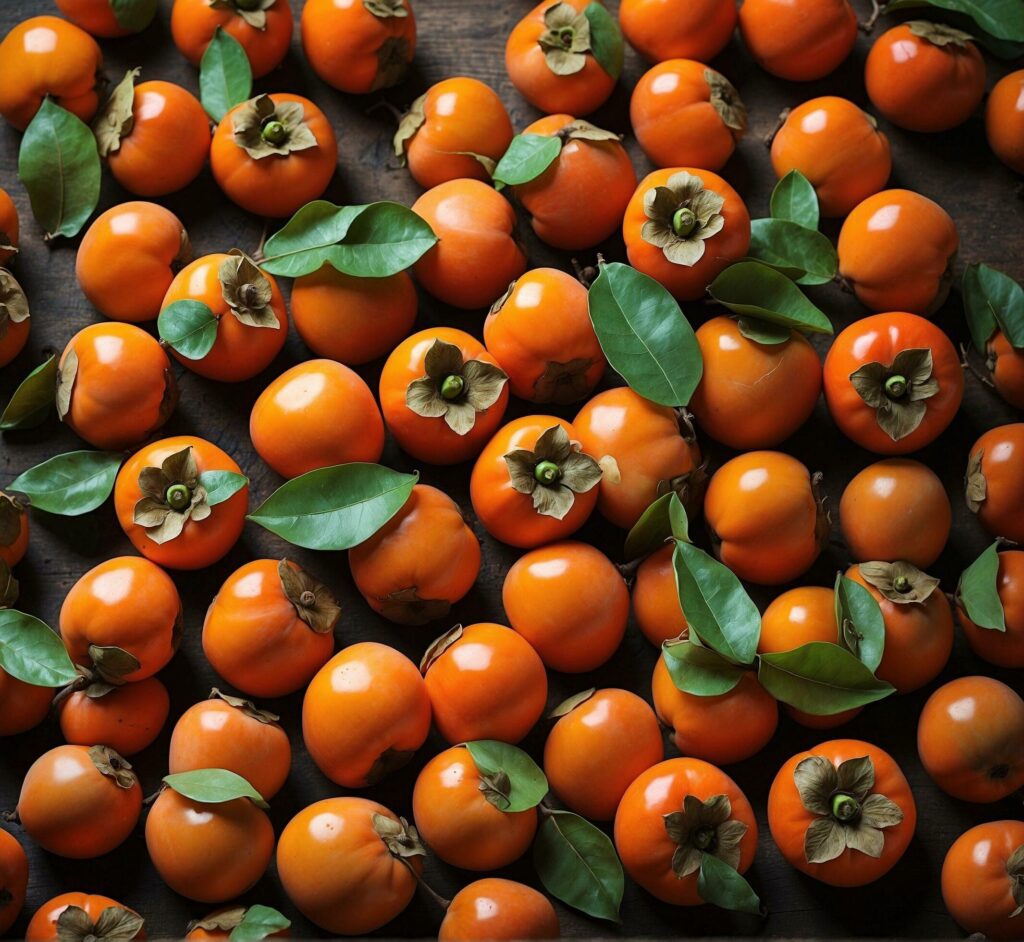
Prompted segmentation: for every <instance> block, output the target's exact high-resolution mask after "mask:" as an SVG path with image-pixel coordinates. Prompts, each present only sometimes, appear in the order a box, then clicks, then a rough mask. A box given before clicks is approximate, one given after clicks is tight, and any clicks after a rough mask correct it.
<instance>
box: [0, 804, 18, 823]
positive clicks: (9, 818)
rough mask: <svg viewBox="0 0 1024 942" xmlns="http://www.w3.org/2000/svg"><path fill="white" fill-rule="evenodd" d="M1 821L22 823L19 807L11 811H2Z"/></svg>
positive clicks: (0, 813)
mask: <svg viewBox="0 0 1024 942" xmlns="http://www.w3.org/2000/svg"><path fill="white" fill-rule="evenodd" d="M0 821H3V822H4V823H6V824H19V825H20V824H21V816H20V815H19V814H18V809H17V808H13V809H12V810H10V811H0Z"/></svg>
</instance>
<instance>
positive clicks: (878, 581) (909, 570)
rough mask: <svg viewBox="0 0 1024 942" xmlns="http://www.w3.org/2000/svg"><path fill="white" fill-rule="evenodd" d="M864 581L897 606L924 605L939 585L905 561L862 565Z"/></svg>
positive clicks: (879, 561) (861, 571)
mask: <svg viewBox="0 0 1024 942" xmlns="http://www.w3.org/2000/svg"><path fill="white" fill-rule="evenodd" d="M857 568H858V569H859V570H860V574H861V575H862V576H863V577H864V581H865V582H867V583H869V584H870V585H873V586H874V587H875V588H876V589H878V591H879V592H880V593H881V594H882V597H883V598H885V599H888V600H889V601H890V602H894V603H895V604H897V605H910V604H913V603H918V604H923V603H924V602H926V601H928V598H929V596H930V595H931V594H932V592H934V591H935V589H936V588H937V587H938V585H939V580H938V579H936V578H935V577H934V576H929V575H928V573H926V572H922V571H921V570H920V569H918V568H917V566H914V565H913V564H911V563H908V562H906V561H904V560H898V561H896V562H894V563H887V562H883V561H881V560H873V561H871V562H866V563H860V564H859V565H858V567H857Z"/></svg>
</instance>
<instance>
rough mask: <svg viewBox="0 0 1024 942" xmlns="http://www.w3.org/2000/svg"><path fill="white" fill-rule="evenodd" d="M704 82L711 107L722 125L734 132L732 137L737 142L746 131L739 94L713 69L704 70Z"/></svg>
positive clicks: (743, 110) (744, 116)
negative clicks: (709, 94) (708, 93)
mask: <svg viewBox="0 0 1024 942" xmlns="http://www.w3.org/2000/svg"><path fill="white" fill-rule="evenodd" d="M704 81H705V82H707V83H708V88H709V89H710V91H711V106H712V107H713V108H714V109H715V111H717V112H718V116H719V117H720V118H721V119H722V123H723V124H724V125H725V126H726V127H727V128H729V129H730V130H731V131H733V132H735V133H734V134H733V137H734V138H736V139H737V140H739V139H740V138H741V137H742V136H743V134H744V132H745V131H746V130H747V106H746V105H744V104H743V101H742V99H741V98H740V95H739V92H737V91H736V87H735V86H734V85H733V84H732V82H730V81H729V80H728V79H727V78H726V77H725V76H724V75H722V73H721V72H716V71H715V70H714V69H705V70H704Z"/></svg>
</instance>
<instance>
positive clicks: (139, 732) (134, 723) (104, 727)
mask: <svg viewBox="0 0 1024 942" xmlns="http://www.w3.org/2000/svg"><path fill="white" fill-rule="evenodd" d="M170 708H171V699H170V696H169V695H168V693H167V688H166V687H165V686H164V685H163V684H162V683H161V682H160V680H159V679H158V678H156V677H147V678H146V679H145V680H140V681H137V682H136V683H130V684H123V685H122V686H120V687H115V688H114V689H113V690H111V691H110V693H107V694H104V695H103V696H102V697H98V698H93V697H90V696H89V695H88V694H87V693H85V691H83V690H76V691H75V692H74V693H73V694H71V696H69V697H68V698H67V699H66V700H65V701H64V702H63V703H61V705H60V708H59V710H60V712H59V716H60V731H61V733H62V734H63V736H64V740H65V741H66V742H68V743H71V744H72V745H78V746H92V745H95V744H96V743H103V744H104V745H106V746H109V747H110V748H111V749H113V750H114V751H115V752H117V753H119V754H120V755H122V756H133V755H135V754H136V753H137V752H142V750H143V749H145V748H146V747H147V746H149V745H150V744H151V743H152V742H153V741H154V740H155V739H156V738H157V736H159V735H160V731H161V730H162V729H163V727H164V723H166V722H167V714H168V713H169V712H170Z"/></svg>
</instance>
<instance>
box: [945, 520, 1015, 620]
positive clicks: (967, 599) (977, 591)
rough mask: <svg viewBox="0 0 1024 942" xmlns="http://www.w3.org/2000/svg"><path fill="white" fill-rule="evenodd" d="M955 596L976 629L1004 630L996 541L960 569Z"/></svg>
mask: <svg viewBox="0 0 1024 942" xmlns="http://www.w3.org/2000/svg"><path fill="white" fill-rule="evenodd" d="M956 597H957V601H958V602H959V603H960V604H961V605H962V606H963V608H964V611H965V612H967V617H968V618H969V619H970V620H971V621H973V622H974V624H976V625H977V626H978V627H979V628H988V629H990V630H992V631H1006V612H1005V611H1004V610H1003V602H1002V599H1000V598H999V541H998V540H996V542H995V543H993V544H992V545H991V546H990V547H989V548H988V549H986V550H985V551H984V552H983V553H982V554H981V555H980V556H979V557H978V558H977V559H976V560H975V561H974V562H973V563H971V564H970V566H968V567H967V568H966V569H965V570H964V571H963V574H962V575H961V576H960V582H959V583H958V584H957V587H956Z"/></svg>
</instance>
